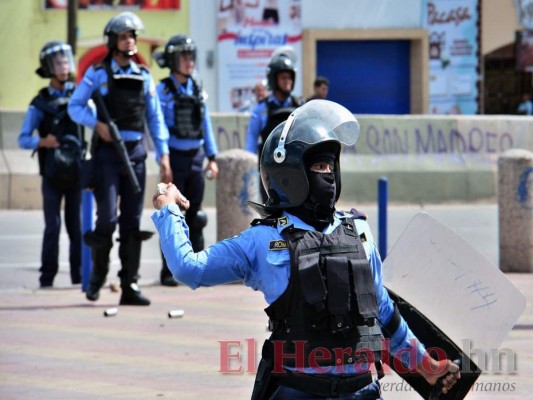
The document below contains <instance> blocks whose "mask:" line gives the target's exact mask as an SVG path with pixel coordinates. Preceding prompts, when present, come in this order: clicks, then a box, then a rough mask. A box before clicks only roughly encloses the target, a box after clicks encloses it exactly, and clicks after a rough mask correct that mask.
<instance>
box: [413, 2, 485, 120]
mask: <svg viewBox="0 0 533 400" xmlns="http://www.w3.org/2000/svg"><path fill="white" fill-rule="evenodd" d="M478 5H479V0H424V4H423V13H422V15H423V17H422V18H423V21H422V26H423V27H425V28H427V29H428V34H429V112H430V113H431V114H477V113H478V110H479V89H478V83H479V79H480V76H479V62H480V60H479V34H480V32H479V12H478Z"/></svg>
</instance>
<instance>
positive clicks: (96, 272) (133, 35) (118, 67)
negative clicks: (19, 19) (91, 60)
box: [68, 12, 171, 305]
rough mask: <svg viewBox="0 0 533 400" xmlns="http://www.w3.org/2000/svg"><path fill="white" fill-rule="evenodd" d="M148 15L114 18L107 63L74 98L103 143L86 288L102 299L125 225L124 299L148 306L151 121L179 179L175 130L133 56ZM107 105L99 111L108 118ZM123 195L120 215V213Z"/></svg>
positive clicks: (74, 108)
mask: <svg viewBox="0 0 533 400" xmlns="http://www.w3.org/2000/svg"><path fill="white" fill-rule="evenodd" d="M143 29H144V27H143V24H142V22H141V20H140V19H139V18H138V17H137V16H136V15H135V14H133V13H131V12H124V13H121V14H119V15H117V16H115V17H113V18H112V19H111V20H110V21H109V22H108V23H107V25H106V27H105V29H104V37H105V39H106V44H107V48H108V50H109V52H108V54H107V56H106V58H105V59H104V61H103V62H102V63H101V64H98V65H95V66H92V67H91V68H89V69H88V70H87V73H86V74H85V76H84V77H83V80H82V81H81V83H80V85H79V86H78V88H77V89H76V91H75V92H74V94H73V96H72V99H71V102H70V103H69V108H68V110H69V113H70V115H71V117H72V119H74V120H75V121H76V122H78V123H80V124H83V125H86V126H88V127H90V128H92V129H94V130H95V132H96V134H97V135H98V139H99V140H98V144H97V145H96V149H95V150H94V151H93V158H94V159H95V168H96V170H95V172H94V174H95V188H94V195H95V199H96V203H97V207H98V210H97V220H96V227H95V229H94V231H93V232H90V233H89V234H86V236H85V240H86V243H87V244H88V245H89V246H91V251H92V257H93V271H92V274H91V279H90V282H89V286H88V288H87V291H86V297H87V299H89V300H91V301H95V300H97V299H98V297H99V290H100V288H101V287H102V285H103V284H104V282H105V278H106V275H107V273H108V270H109V253H110V250H111V247H112V234H113V232H114V230H115V227H116V225H117V223H118V224H119V235H120V247H119V257H120V261H121V264H122V268H121V270H120V272H119V277H120V281H121V287H122V295H121V298H120V304H129V305H148V304H150V301H149V300H148V299H147V298H146V297H144V296H143V295H142V294H141V292H140V290H139V287H138V286H137V280H138V277H139V276H138V271H139V264H140V250H141V240H143V239H146V235H144V234H143V232H140V231H139V227H140V219H141V215H142V210H143V199H144V184H145V180H146V167H145V159H146V149H145V146H144V142H143V136H144V132H145V121H146V123H147V125H148V128H149V131H150V133H151V136H152V139H153V142H154V146H155V150H156V156H157V159H158V161H159V164H160V175H161V177H162V179H165V180H169V179H170V178H171V174H170V165H169V158H168V145H167V140H168V131H167V128H166V126H165V123H164V120H163V115H162V113H161V109H160V105H159V98H158V96H157V92H156V90H155V84H154V82H153V79H152V77H151V75H150V73H149V72H148V70H146V69H145V68H144V67H143V66H140V65H138V64H136V63H135V62H133V61H132V57H133V56H134V55H135V54H136V53H137V46H136V41H137V32H138V31H140V30H143ZM94 92H98V93H99V94H100V95H101V96H103V98H104V102H105V105H106V106H107V109H108V111H109V114H110V116H111V118H112V119H113V120H114V122H115V123H116V125H117V126H118V129H119V131H120V136H121V138H122V139H123V140H124V142H125V145H126V148H127V150H128V155H129V159H130V161H131V163H133V169H134V173H135V175H136V176H137V179H138V181H139V183H140V186H141V191H140V192H138V193H136V192H135V190H134V188H133V186H132V185H131V184H130V182H129V181H128V178H127V176H126V175H125V174H124V165H123V163H122V162H121V160H120V158H119V155H118V153H117V150H116V149H115V147H114V146H113V144H112V139H111V136H110V133H109V125H108V124H106V123H104V122H102V121H101V120H100V119H97V118H95V117H94V116H93V115H92V113H91V108H90V106H89V103H88V102H89V100H90V99H91V96H93V93H94ZM101 111H102V110H97V113H98V115H99V118H101V115H102V112H101ZM119 196H120V216H118V217H117V208H118V204H119V202H118V197H119Z"/></svg>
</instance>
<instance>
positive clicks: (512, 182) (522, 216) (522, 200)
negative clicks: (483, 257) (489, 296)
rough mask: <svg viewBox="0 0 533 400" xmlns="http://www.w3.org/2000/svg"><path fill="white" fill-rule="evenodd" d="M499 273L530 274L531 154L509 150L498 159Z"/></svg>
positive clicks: (532, 239) (532, 245)
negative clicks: (500, 271)
mask: <svg viewBox="0 0 533 400" xmlns="http://www.w3.org/2000/svg"><path fill="white" fill-rule="evenodd" d="M498 220H499V236H500V269H501V270H502V271H503V272H533V153H532V152H530V151H528V150H523V149H511V150H507V151H506V152H504V153H502V154H501V155H500V156H499V158H498Z"/></svg>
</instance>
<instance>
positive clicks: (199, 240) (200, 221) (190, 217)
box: [185, 209, 207, 253]
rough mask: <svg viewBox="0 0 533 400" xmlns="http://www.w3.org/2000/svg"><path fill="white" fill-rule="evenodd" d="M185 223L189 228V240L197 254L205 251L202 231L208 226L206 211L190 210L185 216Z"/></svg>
mask: <svg viewBox="0 0 533 400" xmlns="http://www.w3.org/2000/svg"><path fill="white" fill-rule="evenodd" d="M185 222H186V223H187V225H188V226H189V238H190V240H191V244H192V249H193V251H194V252H195V253H197V252H199V251H202V250H203V249H204V235H203V233H202V230H203V229H204V228H205V226H206V225H207V214H206V213H205V211H204V210H199V209H189V210H187V213H186V214H185Z"/></svg>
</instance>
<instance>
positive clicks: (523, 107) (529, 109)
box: [518, 100, 533, 115]
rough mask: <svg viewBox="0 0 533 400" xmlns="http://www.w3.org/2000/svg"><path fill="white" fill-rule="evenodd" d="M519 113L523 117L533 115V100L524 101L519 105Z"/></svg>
mask: <svg viewBox="0 0 533 400" xmlns="http://www.w3.org/2000/svg"><path fill="white" fill-rule="evenodd" d="M518 113H519V114H522V115H532V114H533V102H532V101H531V100H527V101H523V102H521V103H520V104H519V105H518Z"/></svg>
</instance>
